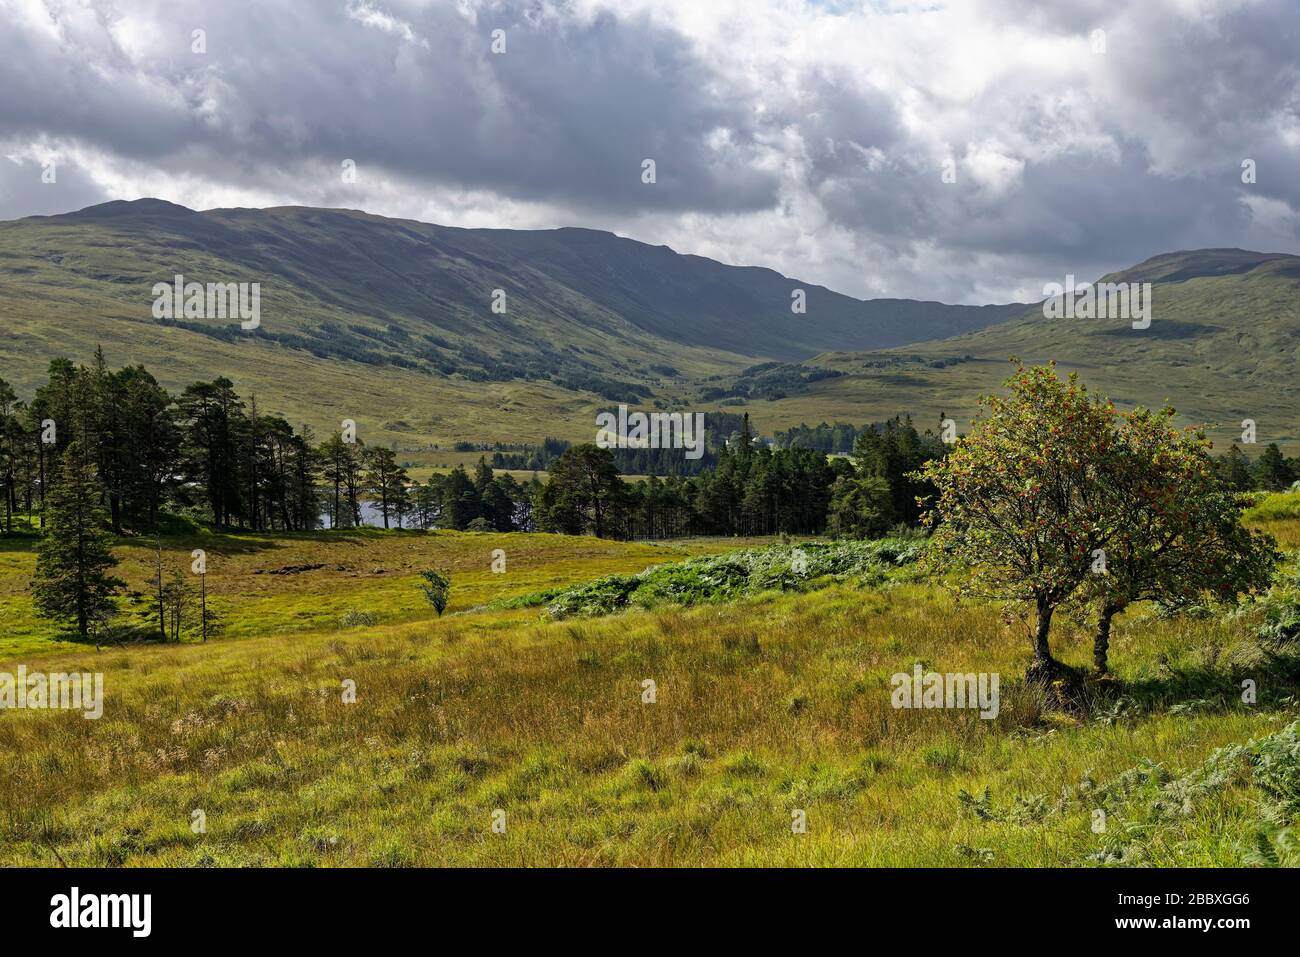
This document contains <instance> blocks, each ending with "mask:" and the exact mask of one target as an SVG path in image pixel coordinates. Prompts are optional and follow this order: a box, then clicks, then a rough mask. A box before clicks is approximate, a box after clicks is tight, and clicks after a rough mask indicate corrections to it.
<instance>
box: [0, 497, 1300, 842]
mask: <svg viewBox="0 0 1300 957" xmlns="http://www.w3.org/2000/svg"><path fill="white" fill-rule="evenodd" d="M1267 524H1268V526H1269V527H1270V528H1272V529H1273V530H1274V531H1275V532H1276V533H1277V534H1278V535H1279V538H1280V539H1281V540H1282V541H1283V542H1284V544H1288V545H1289V546H1290V547H1294V546H1295V545H1296V544H1298V543H1300V521H1296V520H1293V519H1283V520H1278V521H1272V522H1268V523H1267ZM196 544H197V545H199V546H201V547H204V548H206V549H208V551H209V554H210V555H211V556H213V557H212V558H210V582H211V585H212V594H213V596H214V601H216V602H218V603H220V604H221V605H223V606H224V607H223V610H224V611H225V613H226V615H227V621H228V623H229V625H228V629H227V632H226V633H225V634H224V635H223V636H222V637H221V638H220V639H218V640H214V641H211V642H209V643H208V644H206V645H202V644H195V643H184V644H180V645H137V646H132V647H123V648H111V649H105V650H104V651H102V652H96V651H95V650H94V649H93V648H88V647H84V646H77V645H70V644H66V643H64V644H59V643H55V642H51V641H50V640H49V638H48V637H47V632H46V631H45V630H44V628H43V626H38V625H35V624H33V623H32V622H31V619H30V611H29V609H28V607H27V605H26V604H25V601H26V600H25V598H24V595H23V592H24V588H25V581H24V579H25V576H26V574H27V572H28V570H29V568H30V562H31V555H30V551H29V549H28V548H27V547H24V546H23V545H21V544H20V545H14V544H12V543H10V545H9V546H8V548H7V550H6V551H5V552H3V556H4V564H3V566H0V589H3V590H2V591H0V595H2V596H3V601H4V605H3V608H4V614H5V619H4V631H5V634H6V636H7V637H6V639H5V645H4V646H3V649H2V650H0V671H4V670H8V671H13V669H14V668H15V667H16V666H17V665H18V664H19V663H20V662H21V663H24V664H26V665H27V666H28V668H29V669H33V670H36V669H40V670H44V671H47V672H53V671H72V670H78V671H100V672H103V673H104V683H105V689H106V691H105V706H104V717H103V718H102V719H101V720H98V721H90V720H85V719H84V718H83V717H82V716H81V715H80V714H79V713H77V712H75V711H73V712H68V711H10V712H6V713H3V714H0V761H3V764H4V767H5V769H6V773H5V774H4V775H3V776H2V777H0V864H5V865H50V866H56V865H58V864H59V863H60V862H63V863H66V864H69V865H126V866H130V865H179V866H207V865H284V866H329V865H439V864H472V865H546V864H556V865H701V864H721V865H752V864H774V865H824V864H838V865H871V866H887V865H904V864H906V865H941V866H968V865H969V866H988V865H993V866H1007V865H1029V866H1036V865H1091V864H1097V863H1144V864H1154V865H1175V864H1177V865H1229V864H1240V863H1243V862H1250V861H1253V860H1256V858H1257V857H1258V856H1259V855H1260V854H1265V856H1267V854H1266V852H1270V851H1269V849H1272V851H1271V853H1274V854H1276V853H1278V852H1277V850H1276V845H1275V842H1274V840H1273V839H1271V838H1269V837H1268V836H1267V835H1268V834H1270V833H1272V831H1270V828H1272V830H1273V831H1275V830H1276V826H1275V825H1273V824H1272V823H1270V822H1272V820H1273V818H1272V817H1270V815H1271V814H1273V813H1274V811H1273V810H1271V809H1273V808H1275V807H1276V799H1277V796H1276V794H1275V793H1273V792H1272V791H1269V789H1268V788H1269V781H1271V780H1274V779H1276V778H1277V777H1278V775H1277V774H1273V777H1272V778H1269V777H1267V775H1266V774H1265V771H1262V770H1260V769H1261V768H1263V767H1266V766H1267V767H1272V765H1270V764H1268V761H1273V763H1274V764H1276V763H1277V761H1276V760H1274V759H1273V758H1268V760H1266V759H1265V758H1264V757H1259V756H1258V755H1257V754H1255V752H1250V753H1247V752H1243V751H1241V750H1240V749H1239V746H1241V745H1243V744H1245V743H1246V742H1248V741H1249V740H1251V739H1260V740H1263V739H1267V740H1268V742H1269V743H1268V744H1267V746H1261V747H1259V748H1257V749H1256V750H1258V751H1260V752H1261V753H1263V754H1264V755H1265V756H1266V757H1267V755H1270V754H1273V755H1274V756H1276V754H1278V753H1280V754H1282V755H1283V760H1282V767H1283V772H1282V780H1283V781H1284V782H1286V781H1289V782H1290V784H1289V785H1287V786H1290V787H1292V788H1295V787H1297V786H1300V781H1298V780H1297V778H1300V774H1297V772H1296V765H1295V760H1296V759H1298V758H1300V747H1296V748H1294V749H1292V750H1288V748H1289V747H1290V745H1289V744H1288V742H1289V741H1292V740H1293V739H1292V738H1287V736H1286V735H1285V734H1284V733H1283V729H1284V728H1285V727H1286V726H1287V724H1288V723H1289V722H1291V721H1293V720H1294V719H1295V716H1296V694H1297V691H1300V674H1298V673H1297V669H1296V667H1295V662H1294V659H1291V658H1285V657H1278V656H1277V655H1275V654H1270V653H1269V652H1268V649H1267V648H1266V647H1265V646H1263V645H1261V643H1260V642H1259V641H1258V640H1257V639H1256V638H1255V637H1254V629H1255V627H1256V624H1257V619H1256V617H1255V616H1252V615H1251V614H1247V615H1240V616H1221V615H1215V616H1211V617H1206V618H1190V619H1175V620H1164V619H1161V618H1159V617H1157V616H1156V615H1155V614H1154V613H1153V612H1151V611H1138V612H1133V613H1131V614H1130V615H1129V616H1128V617H1127V618H1125V619H1123V620H1121V622H1120V623H1119V625H1118V627H1117V630H1116V635H1115V637H1114V639H1113V645H1112V648H1113V660H1114V663H1115V665H1116V668H1117V672H1118V675H1119V677H1120V679H1121V681H1122V687H1116V689H1115V690H1114V691H1113V692H1107V691H1105V690H1103V691H1101V692H1099V694H1101V695H1102V697H1103V698H1105V699H1106V700H1099V701H1098V703H1097V707H1096V709H1095V712H1094V713H1093V714H1092V715H1090V716H1088V717H1084V718H1080V717H1069V716H1064V715H1060V714H1051V713H1045V712H1044V711H1043V709H1042V707H1041V705H1040V703H1039V700H1038V699H1037V697H1036V696H1035V695H1034V694H1032V693H1031V692H1030V690H1029V689H1026V688H1025V687H1023V686H1022V685H1020V684H1019V683H1018V682H1017V681H1016V680H1015V678H1016V676H1017V675H1019V674H1021V673H1022V672H1023V669H1024V666H1025V664H1026V663H1027V648H1028V641H1027V638H1026V634H1025V627H1024V625H1023V623H1022V622H1019V621H1017V620H1015V619H1014V617H1012V616H1009V615H1008V614H1007V612H1006V611H1005V610H1004V609H1000V608H997V607H994V606H988V605H975V604H969V603H963V604H960V605H958V604H954V603H953V602H952V600H951V599H950V598H949V596H948V595H947V593H946V592H944V591H943V590H941V589H939V588H937V587H936V586H935V585H934V584H933V583H930V582H927V581H924V580H919V579H918V578H917V577H916V573H914V572H913V571H912V570H911V568H910V567H907V566H904V567H899V568H898V569H896V570H894V571H890V572H888V573H887V574H884V575H876V576H872V577H870V578H858V577H854V576H842V577H840V578H838V579H837V578H835V577H826V578H821V579H817V580H815V581H813V582H811V583H805V584H804V585H801V586H799V588H800V589H808V590H791V591H781V590H768V591H761V592H759V593H757V594H749V595H746V596H745V597H742V598H740V599H738V600H736V601H732V602H726V603H721V604H706V605H701V606H697V607H679V606H675V605H667V604H663V605H657V606H653V607H649V608H635V609H633V610H630V611H625V612H623V613H620V614H613V615H605V616H595V617H582V618H574V619H568V620H551V619H550V618H549V617H548V616H547V615H546V614H545V612H544V609H542V608H539V607H535V606H531V607H530V602H529V601H527V600H526V599H524V598H523V596H525V595H527V594H529V593H533V592H537V591H547V590H552V589H555V588H557V587H560V586H563V585H566V584H574V583H579V582H583V581H586V580H588V579H591V578H594V577H596V576H597V575H605V574H609V573H611V572H617V571H622V572H629V573H630V572H634V571H636V570H638V569H641V568H645V567H646V566H649V565H652V564H657V563H659V562H664V561H676V560H680V559H682V558H685V557H688V556H691V555H703V554H710V553H717V552H720V551H723V550H726V549H730V548H735V547H740V546H742V545H753V544H754V543H746V542H741V541H726V542H719V541H694V542H687V543H674V544H671V545H650V544H619V543H611V542H602V541H596V540H592V539H580V538H563V537H559V536H545V535H509V536H497V535H490V534H482V535H474V534H468V533H466V534H457V533H442V532H440V533H436V534H413V533H412V534H400V533H387V534H385V533H382V532H377V531H364V532H357V533H349V534H347V535H346V536H340V537H339V538H338V539H335V538H333V537H332V536H324V535H313V536H301V537H297V538H283V537H281V538H272V537H269V536H242V535H241V536H222V537H213V538H196V539H193V540H175V541H169V542H168V543H167V556H168V558H169V559H175V560H176V561H181V560H182V559H183V558H184V557H185V556H186V555H187V554H188V550H189V548H191V547H194V546H195V545H196ZM497 547H500V548H503V549H505V550H506V552H507V556H508V566H507V572H506V573H505V574H494V573H492V572H491V571H490V570H489V567H488V566H489V561H490V554H491V550H492V549H493V548H497ZM120 552H121V555H122V558H123V567H124V570H125V577H126V578H128V579H129V580H130V581H131V582H132V584H133V585H134V586H135V587H137V588H138V587H141V586H142V585H143V583H144V581H145V580H146V578H147V575H148V571H147V568H148V561H149V558H150V551H149V549H148V548H147V544H146V543H126V544H123V545H121V546H120ZM314 563H324V564H325V565H326V566H327V567H326V568H321V569H313V570H301V571H297V572H289V573H283V574H272V572H273V571H275V570H283V569H286V568H292V567H293V566H300V565H304V564H314ZM430 566H440V567H446V568H450V569H451V570H452V574H453V579H454V582H455V585H454V588H453V592H452V604H451V608H450V610H449V612H448V614H447V615H445V616H444V617H442V618H440V619H439V618H435V617H433V615H432V612H431V611H429V610H427V608H425V607H422V606H421V601H422V599H420V597H419V595H418V593H417V592H416V588H415V580H414V575H415V573H416V571H417V570H418V569H421V568H424V567H430ZM512 597H513V598H515V599H517V600H516V601H509V600H505V601H503V599H510V598H512ZM489 601H494V602H495V604H494V606H493V607H484V606H485V605H486V604H487V603H488V602H489ZM503 604H504V605H516V606H523V607H500V606H501V605H503ZM348 610H358V611H366V612H368V613H371V614H374V615H375V616H376V621H377V623H376V624H374V625H372V626H366V627H353V628H344V627H340V626H339V623H338V618H339V617H340V616H341V615H342V614H344V613H345V612H346V611H348ZM1055 641H1056V643H1057V646H1058V648H1059V651H1060V653H1061V654H1062V656H1063V657H1064V658H1065V659H1066V660H1068V661H1070V662H1072V663H1076V664H1083V663H1085V662H1086V661H1087V660H1088V654H1089V650H1090V649H1089V645H1088V637H1087V634H1086V632H1085V631H1084V630H1083V629H1081V628H1079V627H1077V626H1075V625H1072V624H1071V623H1069V622H1068V621H1067V622H1062V626H1061V628H1060V630H1059V632H1058V634H1057V635H1056V638H1055ZM917 662H920V663H921V664H922V665H923V666H924V667H925V668H927V669H928V668H933V669H935V670H939V671H944V672H947V671H975V672H997V673H999V674H1000V675H1001V676H1002V681H1003V684H1002V695H1001V709H1000V713H999V714H998V716H997V717H996V719H994V720H982V719H980V718H979V717H978V716H977V715H976V714H975V713H974V712H970V711H955V710H934V711H921V710H895V709H894V708H893V707H892V706H891V703H890V685H889V678H890V676H891V675H892V674H894V673H896V672H910V670H911V668H912V666H913V664H914V663H917ZM1245 677H1250V678H1252V679H1254V680H1255V681H1256V682H1257V685H1258V689H1259V691H1258V694H1259V699H1258V702H1257V703H1256V704H1254V705H1246V704H1243V703H1242V702H1241V701H1240V682H1241V680H1242V679H1243V678H1245ZM647 679H649V680H651V681H653V682H654V689H655V701H654V702H653V703H647V702H645V701H643V694H644V685H643V682H644V681H646V680H647ZM345 681H350V682H354V683H355V689H356V700H355V702H354V703H345V702H344V700H343V698H344V695H343V691H342V689H343V687H344V682H345ZM1220 748H1227V749H1228V750H1226V751H1223V752H1220V753H1218V754H1216V753H1215V752H1216V749H1220ZM1286 755H1290V758H1287V757H1286ZM1287 761H1290V762H1291V763H1290V764H1287ZM1288 769H1289V770H1288ZM1270 773H1271V772H1270ZM1287 774H1290V775H1291V776H1290V777H1287V776H1286V775H1287ZM1275 790H1276V789H1275ZM1296 796H1297V795H1295V794H1293V795H1292V797H1293V798H1294V797H1296ZM1099 807H1100V808H1103V809H1104V810H1105V811H1106V814H1107V819H1106V821H1107V823H1106V827H1105V829H1104V831H1102V832H1100V833H1098V832H1097V831H1095V830H1094V822H1095V820H1096V817H1095V812H1096V810H1097V809H1098V808H1099ZM196 811H201V812H202V815H203V820H204V822H205V826H206V830H205V831H204V832H202V833H195V831H194V829H193V828H192V823H193V821H194V820H195V812H196ZM796 812H802V813H803V814H804V815H805V816H806V822H807V828H806V833H796V832H795V829H794V828H793V827H792V822H793V821H794V820H795V818H794V815H795V814H796ZM494 815H496V816H495V817H494ZM494 821H496V822H501V821H504V822H505V827H504V833H500V832H498V831H497V830H494V829H493V823H494ZM1261 848H1263V849H1264V850H1261ZM1252 855H1254V856H1252ZM1282 859H1283V860H1284V861H1285V860H1286V857H1285V851H1283V852H1282ZM1293 862H1294V861H1293Z"/></svg>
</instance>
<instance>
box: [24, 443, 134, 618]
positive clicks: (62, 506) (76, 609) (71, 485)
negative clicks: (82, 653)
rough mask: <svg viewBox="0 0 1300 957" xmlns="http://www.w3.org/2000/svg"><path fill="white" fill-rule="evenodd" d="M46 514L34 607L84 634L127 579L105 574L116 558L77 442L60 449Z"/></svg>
mask: <svg viewBox="0 0 1300 957" xmlns="http://www.w3.org/2000/svg"><path fill="white" fill-rule="evenodd" d="M46 518H47V525H46V533H45V537H44V538H43V539H42V540H41V542H40V544H39V545H38V546H37V550H36V574H35V576H34V578H33V579H32V595H33V597H34V598H35V602H36V609H37V611H38V612H39V613H40V614H41V615H43V616H44V617H46V618H51V619H54V620H56V621H66V622H75V623H76V626H77V633H78V634H79V635H80V636H81V637H82V638H88V637H90V636H91V634H92V629H98V626H99V625H100V624H101V623H102V622H104V621H105V620H107V619H108V618H109V617H110V616H111V615H112V614H113V612H114V610H115V608H114V605H113V600H112V599H113V595H114V594H116V593H117V592H118V591H119V590H120V589H122V588H125V587H126V583H125V582H123V581H122V580H121V579H118V578H115V577H113V576H112V575H111V574H109V572H110V570H111V569H112V568H113V567H114V566H115V565H116V564H117V560H116V559H115V558H113V554H112V552H111V551H110V549H109V537H108V535H107V534H106V533H105V531H104V526H105V524H106V523H107V520H108V519H107V515H106V513H105V511H104V508H103V506H102V505H101V504H100V485H99V479H98V476H97V475H96V474H95V466H94V464H93V463H91V462H90V461H89V460H88V458H87V457H86V455H85V454H84V453H83V451H82V447H81V444H80V443H79V442H72V443H70V444H69V445H68V448H67V449H66V450H65V451H64V453H63V458H62V462H61V467H60V469H59V474H58V478H57V479H56V480H55V482H54V484H53V485H52V487H51V489H50V495H49V499H48V501H47V515H46Z"/></svg>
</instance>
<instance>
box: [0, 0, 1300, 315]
mask: <svg viewBox="0 0 1300 957" xmlns="http://www.w3.org/2000/svg"><path fill="white" fill-rule="evenodd" d="M1298 27H1300V4H1297V3H1296V0H1141V2H1109V0H1056V2H1053V3H1051V4H1045V3H1041V2H1038V0H965V2H956V0H954V2H944V0H925V2H911V0H874V2H850V0H820V2H812V0H276V2H267V0H248V2H246V0H220V2H217V0H209V2H191V0H138V2H137V0H116V2H111V0H80V2H76V0H43V2H42V0H0V219H9V218H13V217H18V216H26V215H31V214H36V213H52V212H63V211H66V210H70V209H77V208H80V207H83V206H86V205H90V204H92V203H95V202H100V201H103V200H106V199H134V198H138V197H141V196H157V197H161V198H164V199H168V200H171V201H173V202H177V203H183V204H184V205H186V206H190V207H193V208H198V209H206V208H210V207H216V206H273V205H284V204H305V205H316V206H343V207H348V208H359V209H364V210H367V211H369V212H374V213H380V214H383V215H389V216H404V217H410V218H414V219H420V220H424V221H428V222H437V223H443V224H447V225H462V226H500V227H515V228H540V227H550V226H562V225H576V226H591V227H596V228H603V229H610V230H613V231H615V232H617V233H619V234H621V235H625V236H630V237H633V238H635V239H640V240H644V241H646V242H652V243H666V244H668V245H670V246H672V247H673V248H675V249H677V250H679V251H681V252H693V253H699V254H701V255H706V256H711V257H714V258H716V259H720V260H723V261H725V262H730V263H740V264H755V265H765V266H771V267H773V268H775V269H779V270H781V271H782V272H784V273H786V274H788V275H791V276H795V277H798V278H800V279H803V280H806V281H812V282H820V283H823V284H825V285H828V286H830V287H832V288H835V289H838V290H840V291H842V292H846V293H849V294H852V295H857V296H862V297H875V296H908V297H916V298H930V299H943V300H946V301H950V302H991V301H1007V300H1012V299H1020V300H1034V299H1038V298H1041V294H1042V285H1043V283H1044V282H1046V281H1049V280H1053V279H1056V280H1060V279H1061V278H1063V277H1064V275H1065V274H1066V273H1067V272H1071V273H1074V274H1076V275H1078V276H1080V277H1081V278H1084V277H1086V278H1093V277H1095V276H1097V275H1099V274H1101V273H1103V272H1105V271H1107V270H1109V269H1113V268H1117V267H1120V266H1124V265H1128V264H1131V263H1134V262H1137V261H1140V260H1142V259H1144V258H1146V257H1148V256H1150V255H1153V254H1156V253H1160V252H1167V251H1171V250H1176V249H1187V248H1195V247H1203V246H1243V247H1246V248H1251V249H1262V250H1267V251H1291V252H1300V177H1298V176H1297V174H1298V173H1300V55H1297V50H1298V49H1300V31H1298V29H1297V28H1298ZM196 30H201V31H203V34H202V35H201V41H202V42H201V43H200V42H198V41H196V40H195V31H196ZM497 30H500V31H504V33H503V36H504V46H505V49H504V52H499V53H498V52H494V51H493V37H494V31H497ZM1095 31H1103V33H1104V36H1103V34H1099V33H1096V32H1095ZM499 45H500V43H499V42H498V46H499ZM196 46H201V47H203V48H204V49H201V50H199V51H197V52H196V49H195V47H196ZM1103 47H1104V49H1103ZM647 158H649V159H653V160H654V161H655V164H656V179H657V181H656V182H655V183H654V184H646V183H643V182H642V161H643V160H644V159H647ZM345 160H351V161H353V163H355V168H356V175H355V179H354V181H352V182H347V181H345V177H344V175H343V172H342V170H343V163H344V161H345ZM1245 160H1252V161H1253V162H1254V167H1255V171H1256V174H1255V179H1256V181H1255V182H1254V183H1245V182H1243V170H1242V164H1243V161H1245ZM50 163H53V164H54V165H53V169H54V178H55V182H53V183H46V182H42V170H43V169H45V168H47V164H50ZM945 172H948V173H950V174H951V175H948V176H945ZM47 178H48V177H47ZM945 179H950V180H953V181H952V182H945Z"/></svg>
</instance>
